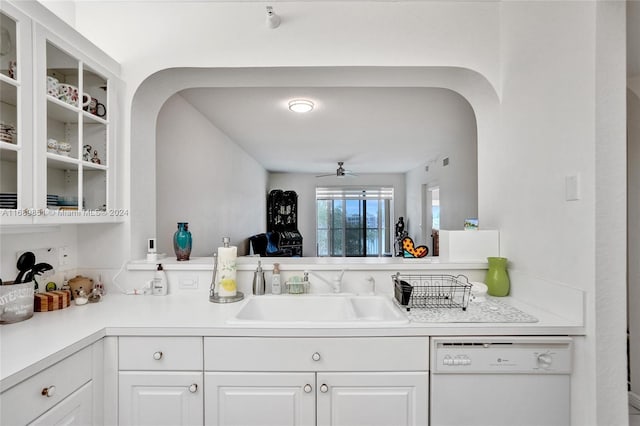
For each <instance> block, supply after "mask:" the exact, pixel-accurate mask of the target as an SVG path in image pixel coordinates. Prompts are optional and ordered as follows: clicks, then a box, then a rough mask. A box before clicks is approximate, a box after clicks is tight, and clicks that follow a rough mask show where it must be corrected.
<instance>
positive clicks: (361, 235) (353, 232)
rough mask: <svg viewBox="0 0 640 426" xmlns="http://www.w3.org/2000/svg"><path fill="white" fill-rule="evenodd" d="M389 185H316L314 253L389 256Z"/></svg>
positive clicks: (391, 194)
mask: <svg viewBox="0 0 640 426" xmlns="http://www.w3.org/2000/svg"><path fill="white" fill-rule="evenodd" d="M392 206H393V188H369V187H366V188H362V187H360V188H346V187H334V188H316V217H317V222H316V223H317V249H318V256H333V257H342V256H347V257H351V256H353V257H366V256H375V257H377V256H391V242H392V238H391V236H390V234H389V232H390V224H391V223H393V218H392V217H391V212H392V211H393V210H392Z"/></svg>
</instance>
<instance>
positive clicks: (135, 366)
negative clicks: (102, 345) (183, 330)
mask: <svg viewBox="0 0 640 426" xmlns="http://www.w3.org/2000/svg"><path fill="white" fill-rule="evenodd" d="M118 347H119V349H118V353H119V355H118V362H119V365H120V367H119V369H120V370H202V338H201V337H120V338H119V343H118Z"/></svg>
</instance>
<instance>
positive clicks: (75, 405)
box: [30, 382, 93, 426]
mask: <svg viewBox="0 0 640 426" xmlns="http://www.w3.org/2000/svg"><path fill="white" fill-rule="evenodd" d="M92 399H93V382H89V383H86V384H85V385H84V386H82V387H81V388H80V389H78V390H77V391H75V392H74V393H72V394H71V395H69V396H68V397H66V398H65V399H63V400H62V401H60V402H59V403H58V404H57V405H55V406H54V407H53V408H52V409H51V410H49V411H47V412H46V413H45V414H43V415H42V416H40V417H38V418H37V419H36V420H35V421H34V422H33V423H30V424H31V425H34V426H36V425H42V426H49V425H65V426H86V425H90V424H92V422H93V419H92V417H93V410H92V402H91V401H92Z"/></svg>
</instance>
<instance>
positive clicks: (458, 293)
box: [391, 272, 471, 311]
mask: <svg viewBox="0 0 640 426" xmlns="http://www.w3.org/2000/svg"><path fill="white" fill-rule="evenodd" d="M391 278H392V279H393V283H394V295H395V299H396V301H397V302H398V304H400V305H401V306H402V307H404V308H406V309H407V311H409V310H411V308H461V309H462V310H463V311H466V310H467V306H468V305H469V296H470V295H471V284H470V283H469V279H468V278H467V277H466V276H464V275H457V276H453V275H431V274H425V275H420V274H418V275H404V274H400V272H398V273H396V274H395V275H392V276H391Z"/></svg>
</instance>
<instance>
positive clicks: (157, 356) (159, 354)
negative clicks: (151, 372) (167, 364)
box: [153, 351, 162, 361]
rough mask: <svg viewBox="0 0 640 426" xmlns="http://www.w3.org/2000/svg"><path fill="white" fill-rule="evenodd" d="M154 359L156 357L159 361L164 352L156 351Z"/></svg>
mask: <svg viewBox="0 0 640 426" xmlns="http://www.w3.org/2000/svg"><path fill="white" fill-rule="evenodd" d="M153 359H155V360H156V361H158V360H159V359H162V352H161V351H158V352H154V354H153Z"/></svg>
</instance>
